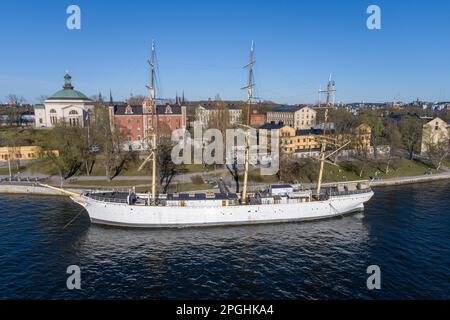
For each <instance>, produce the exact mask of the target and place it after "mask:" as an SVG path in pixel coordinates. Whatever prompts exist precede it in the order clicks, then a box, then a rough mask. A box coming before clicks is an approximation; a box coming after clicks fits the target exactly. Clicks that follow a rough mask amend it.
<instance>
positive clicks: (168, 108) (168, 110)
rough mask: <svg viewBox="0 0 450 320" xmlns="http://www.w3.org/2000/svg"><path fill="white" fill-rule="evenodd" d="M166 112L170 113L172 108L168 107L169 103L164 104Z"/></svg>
mask: <svg viewBox="0 0 450 320" xmlns="http://www.w3.org/2000/svg"><path fill="white" fill-rule="evenodd" d="M166 113H172V108H171V107H170V105H167V106H166Z"/></svg>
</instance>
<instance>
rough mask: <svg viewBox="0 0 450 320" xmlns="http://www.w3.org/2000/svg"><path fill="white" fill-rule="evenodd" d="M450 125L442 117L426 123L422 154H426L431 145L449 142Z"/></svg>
mask: <svg viewBox="0 0 450 320" xmlns="http://www.w3.org/2000/svg"><path fill="white" fill-rule="evenodd" d="M449 138H450V129H449V125H448V124H447V123H446V122H445V121H444V120H442V119H440V118H436V119H433V120H431V121H430V122H428V123H426V124H424V126H423V129H422V148H421V151H420V152H421V154H422V155H426V154H427V152H428V149H429V147H430V146H433V145H434V146H437V145H438V144H440V143H449Z"/></svg>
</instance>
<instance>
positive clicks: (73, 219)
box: [63, 208, 84, 230]
mask: <svg viewBox="0 0 450 320" xmlns="http://www.w3.org/2000/svg"><path fill="white" fill-rule="evenodd" d="M83 211H84V208H83V209H81V210H80V212H78V214H77V215H76V216H75V217H74V218H72V220H70V221H69V222H68V223H67V224H66V225H65V226H64V227H63V230H64V229H65V228H67V227H68V226H69V225H70V224H71V223H72V222H74V221H75V219H76V218H78V216H79V215H80V214H81V213H82V212H83Z"/></svg>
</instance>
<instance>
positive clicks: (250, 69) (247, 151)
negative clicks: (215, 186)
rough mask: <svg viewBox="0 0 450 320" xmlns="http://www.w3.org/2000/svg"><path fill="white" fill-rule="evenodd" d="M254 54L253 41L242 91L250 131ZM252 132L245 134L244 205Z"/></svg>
mask: <svg viewBox="0 0 450 320" xmlns="http://www.w3.org/2000/svg"><path fill="white" fill-rule="evenodd" d="M253 52H254V42H253V41H252V46H251V48H250V63H249V64H248V65H246V66H245V67H244V68H246V67H247V68H248V83H247V86H246V87H244V88H242V89H247V119H246V120H247V121H246V127H247V128H248V129H250V116H251V109H252V103H253V85H254V84H253V64H254V63H255V61H254V60H253ZM249 134H250V131H248V130H246V133H245V154H244V158H245V164H244V185H243V187H242V203H243V204H246V203H247V183H248V167H249V162H250V159H249V158H250V141H249Z"/></svg>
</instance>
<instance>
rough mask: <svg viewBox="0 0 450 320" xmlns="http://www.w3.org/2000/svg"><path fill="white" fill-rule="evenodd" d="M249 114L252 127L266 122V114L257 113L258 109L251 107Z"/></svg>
mask: <svg viewBox="0 0 450 320" xmlns="http://www.w3.org/2000/svg"><path fill="white" fill-rule="evenodd" d="M252 111H253V112H252V114H251V115H250V125H251V126H252V127H259V126H262V125H263V124H265V123H266V122H267V116H266V115H265V114H262V113H259V112H258V110H255V109H253V110H252Z"/></svg>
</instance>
